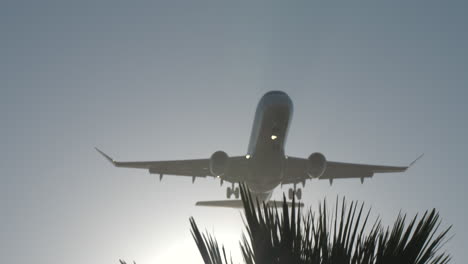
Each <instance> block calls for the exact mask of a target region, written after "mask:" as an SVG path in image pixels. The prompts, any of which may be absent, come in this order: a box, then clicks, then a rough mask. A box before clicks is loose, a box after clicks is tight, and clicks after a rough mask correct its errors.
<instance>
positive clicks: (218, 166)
mask: <svg viewBox="0 0 468 264" xmlns="http://www.w3.org/2000/svg"><path fill="white" fill-rule="evenodd" d="M228 162H229V156H228V154H226V152H224V151H221V150H220V151H216V152H215V153H213V155H211V158H210V172H211V174H212V175H213V176H223V175H224V173H225V172H226V170H227V167H228Z"/></svg>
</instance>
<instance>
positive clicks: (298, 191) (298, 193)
mask: <svg viewBox="0 0 468 264" xmlns="http://www.w3.org/2000/svg"><path fill="white" fill-rule="evenodd" d="M296 197H297V200H300V199H302V189H301V188H299V189H297V190H296Z"/></svg>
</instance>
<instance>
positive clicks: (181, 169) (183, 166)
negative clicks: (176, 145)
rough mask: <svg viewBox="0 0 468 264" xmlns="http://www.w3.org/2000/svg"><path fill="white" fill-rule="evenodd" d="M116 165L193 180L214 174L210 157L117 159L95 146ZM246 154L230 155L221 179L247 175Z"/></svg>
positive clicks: (230, 180) (237, 178) (232, 178)
mask: <svg viewBox="0 0 468 264" xmlns="http://www.w3.org/2000/svg"><path fill="white" fill-rule="evenodd" d="M95 149H96V150H97V151H98V152H99V153H100V154H101V155H102V156H104V157H105V158H106V159H107V160H108V161H109V162H111V163H112V164H113V165H114V166H115V167H122V168H136V169H147V170H148V171H149V173H151V174H159V175H161V177H162V175H173V176H189V177H192V179H193V180H195V178H197V177H201V178H205V177H206V176H212V177H214V176H213V175H211V172H210V159H192V160H168V161H115V160H114V159H112V158H111V157H110V156H108V155H107V154H105V153H104V152H102V151H101V150H99V149H98V148H95ZM245 160H246V159H245V157H244V156H239V157H229V165H228V168H227V170H226V174H224V175H223V176H221V177H220V178H221V180H225V181H228V182H239V181H240V180H241V177H242V175H245V174H243V173H245V169H246V168H247V166H246V165H247V163H246V161H245Z"/></svg>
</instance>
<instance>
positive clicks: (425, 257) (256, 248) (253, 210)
mask: <svg viewBox="0 0 468 264" xmlns="http://www.w3.org/2000/svg"><path fill="white" fill-rule="evenodd" d="M240 189H241V196H242V201H243V205H244V217H245V226H246V231H247V234H246V235H245V234H244V235H243V237H242V242H241V252H242V255H243V258H244V262H245V263H247V264H253V263H256V264H273V263H275V264H282V263H288V264H289V263H297V264H302V263H304V264H305V263H311V264H341V263H349V264H395V263H404V264H413V263H414V264H416V263H417V264H426V263H428V264H429V263H430V264H446V263H449V261H450V256H449V255H448V254H446V253H438V252H439V251H440V249H441V247H442V245H443V244H444V243H445V242H446V241H447V239H446V237H447V233H448V232H449V230H450V227H449V228H447V229H445V230H442V231H441V232H439V229H440V217H439V214H438V213H437V212H436V210H435V209H434V210H431V211H426V212H425V213H424V215H423V216H422V217H419V218H418V216H415V217H414V218H412V219H411V220H410V221H409V224H406V223H407V217H406V215H401V214H400V215H398V217H397V219H396V221H395V223H394V224H393V226H392V228H388V227H387V228H384V227H383V226H382V224H381V221H380V220H378V219H377V220H375V221H374V222H373V223H372V224H369V214H370V210H368V211H367V212H364V204H363V203H360V204H358V203H356V202H351V204H350V205H349V208H348V207H347V204H346V201H345V199H343V200H342V201H341V202H339V201H338V199H337V201H336V205H335V209H334V210H333V213H331V215H330V214H329V213H328V207H327V204H326V202H325V201H324V202H323V204H321V205H320V206H319V210H318V212H317V213H314V212H312V210H309V211H308V212H307V213H305V214H303V212H302V211H301V207H298V206H296V205H295V204H296V203H295V201H294V200H293V203H292V207H291V208H288V204H287V203H286V198H283V200H284V202H283V204H282V206H281V208H278V207H276V206H275V207H268V206H267V205H265V204H262V205H260V203H259V202H258V201H257V202H254V201H253V198H252V196H251V194H250V193H249V191H248V189H247V188H246V186H245V185H241V188H240ZM281 209H282V210H281ZM190 224H191V228H192V230H191V232H192V236H193V238H194V240H195V242H196V244H197V246H198V249H199V250H200V254H201V255H202V258H203V260H204V261H205V263H207V264H221V263H233V261H232V259H229V260H228V258H227V257H226V251H225V249H224V247H221V248H220V246H219V245H218V243H217V241H216V239H215V238H214V237H213V236H211V235H209V234H202V233H201V232H200V230H199V228H198V226H197V224H196V222H195V220H194V219H193V218H190Z"/></svg>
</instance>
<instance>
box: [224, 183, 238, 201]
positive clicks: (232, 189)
mask: <svg viewBox="0 0 468 264" xmlns="http://www.w3.org/2000/svg"><path fill="white" fill-rule="evenodd" d="M233 194H234V197H235V198H236V199H239V187H235V186H234V184H232V187H227V188H226V198H228V199H231V195H233Z"/></svg>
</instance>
